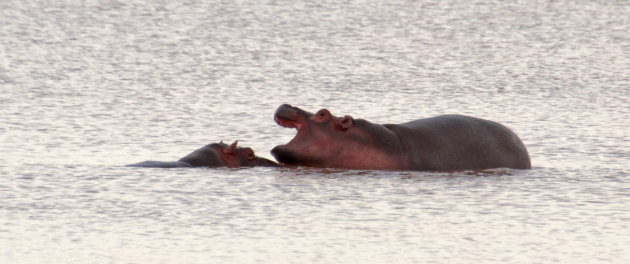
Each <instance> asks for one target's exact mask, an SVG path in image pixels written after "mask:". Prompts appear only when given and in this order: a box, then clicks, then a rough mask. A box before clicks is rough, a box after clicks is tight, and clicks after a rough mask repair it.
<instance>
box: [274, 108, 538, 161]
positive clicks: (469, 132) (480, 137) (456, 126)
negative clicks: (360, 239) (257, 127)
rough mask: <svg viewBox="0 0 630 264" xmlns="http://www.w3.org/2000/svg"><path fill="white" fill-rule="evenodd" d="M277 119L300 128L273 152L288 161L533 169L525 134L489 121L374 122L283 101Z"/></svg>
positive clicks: (458, 117)
mask: <svg viewBox="0 0 630 264" xmlns="http://www.w3.org/2000/svg"><path fill="white" fill-rule="evenodd" d="M274 119H275V121H276V123H277V124H278V125H280V126H283V127H288V128H295V129H297V135H296V136H295V138H293V139H292V140H291V141H290V142H289V143H287V144H285V145H279V146H276V147H275V148H273V149H272V150H271V154H272V155H273V156H274V157H275V158H276V160H277V161H278V162H280V163H282V164H284V165H301V166H309V167H320V168H340V169H369V170H418V171H462V170H483V169H491V168H512V169H530V168H531V161H530V159H529V154H528V152H527V149H526V148H525V145H524V144H523V142H522V141H521V139H520V138H519V137H518V136H517V135H516V134H515V133H514V132H512V131H511V130H510V129H508V128H507V127H505V126H503V125H501V124H499V123H496V122H493V121H489V120H484V119H480V118H475V117H470V116H463V115H441V116H436V117H431V118H425V119H418V120H415V121H411V122H407V123H402V124H384V125H380V124H374V123H371V122H369V121H367V120H364V119H354V118H352V117H351V116H349V115H346V116H344V117H336V116H334V115H332V114H331V113H330V111H328V110H327V109H321V110H319V111H318V112H317V113H315V114H313V113H310V112H307V111H304V110H302V109H300V108H298V107H294V106H291V105H288V104H283V105H281V106H280V107H278V109H277V110H276V113H275V115H274Z"/></svg>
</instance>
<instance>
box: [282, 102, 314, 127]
mask: <svg viewBox="0 0 630 264" xmlns="http://www.w3.org/2000/svg"><path fill="white" fill-rule="evenodd" d="M311 115H312V114H311V113H309V112H306V111H304V110H302V109H300V108H297V107H293V106H291V105H288V104H283V105H281V106H280V107H278V109H277V110H276V113H275V115H274V117H273V119H274V120H275V121H276V123H277V124H278V125H280V126H283V127H288V128H296V129H297V130H301V129H302V128H303V127H304V125H306V119H307V118H308V117H309V116H311Z"/></svg>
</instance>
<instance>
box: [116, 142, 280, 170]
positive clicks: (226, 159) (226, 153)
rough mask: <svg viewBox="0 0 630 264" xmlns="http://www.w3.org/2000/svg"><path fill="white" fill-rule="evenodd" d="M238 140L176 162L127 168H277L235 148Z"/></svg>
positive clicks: (239, 148)
mask: <svg viewBox="0 0 630 264" xmlns="http://www.w3.org/2000/svg"><path fill="white" fill-rule="evenodd" d="M237 144H238V140H237V141H234V143H232V145H230V146H228V145H227V144H225V143H223V141H221V142H219V143H212V144H208V145H206V146H204V147H202V148H200V149H198V150H195V151H193V152H192V153H190V154H188V155H186V156H185V157H183V158H181V159H179V160H178V161H152V160H149V161H143V162H140V163H135V164H129V165H127V166H129V167H153V168H177V167H228V168H237V167H254V166H265V167H277V166H278V164H277V163H275V162H273V161H271V160H268V159H265V158H261V157H257V156H256V155H255V154H254V151H253V150H252V149H251V148H243V147H237V146H236V145H237Z"/></svg>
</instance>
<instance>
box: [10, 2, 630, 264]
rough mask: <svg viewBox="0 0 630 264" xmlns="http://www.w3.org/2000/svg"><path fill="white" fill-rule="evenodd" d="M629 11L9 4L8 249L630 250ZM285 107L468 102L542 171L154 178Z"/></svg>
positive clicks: (367, 257) (512, 5)
mask: <svg viewBox="0 0 630 264" xmlns="http://www.w3.org/2000/svg"><path fill="white" fill-rule="evenodd" d="M629 14H630V5H629V4H628V3H627V2H625V1H589V2H586V1H580V2H574V1H503V2H490V3H487V2H482V1H472V2H471V1H462V2H457V1H387V2H381V1H346V2H341V3H340V2H338V1H315V2H299V1H217V2H202V1H181V2H174V1H152V2H149V3H146V2H145V1H105V0H103V1H70V0H68V1H54V2H49V1H17V0H16V1H13V0H9V1H6V0H5V1H2V2H0V105H1V106H2V107H0V117H1V120H2V121H0V124H1V125H0V153H2V154H1V155H0V179H1V180H0V201H2V202H1V203H0V263H331V262H333V263H335V262H338V263H506V262H508V263H628V262H630V247H628V245H630V231H629V230H630V228H629V224H628V223H629V222H630V210H629V209H628V208H629V205H630V170H629V169H628V168H627V165H628V157H630V134H629V133H628V129H629V128H630V121H629V120H628V117H629V116H630V109H629V108H628V105H630V95H629V94H630V85H629V84H630V53H629V52H630V35H628V32H630V15H629ZM282 103H290V104H293V105H296V106H299V107H301V108H304V109H307V110H310V111H316V110H318V109H320V108H328V109H330V110H331V112H332V113H333V114H335V115H338V116H343V115H346V114H350V115H353V116H354V117H355V118H365V119H368V120H370V121H373V122H377V123H397V122H405V121H410V120H414V119H418V118H423V117H431V116H434V115H438V114H447V113H458V114H467V115H472V116H477V117H481V118H486V119H490V120H495V121H498V122H501V123H503V124H505V125H507V126H509V127H510V128H512V129H513V130H514V131H516V133H517V134H518V135H519V136H520V137H521V138H522V139H523V141H524V142H525V144H526V145H527V147H528V149H529V151H530V154H531V158H532V164H533V166H534V168H533V169H532V170H528V171H517V170H515V171H511V170H508V171H496V172H491V173H485V174H477V173H472V172H462V173H432V172H387V171H352V170H350V171H343V170H329V169H309V168H298V169H288V168H253V169H205V168H192V169H190V168H189V169H183V168H182V169H150V168H129V167H124V166H123V165H124V164H128V163H134V162H139V161H143V160H147V159H152V160H176V159H178V158H180V157H182V156H184V155H186V154H187V153H189V152H191V151H193V150H194V149H197V148H199V147H201V146H203V145H205V144H207V143H210V142H217V141H219V140H225V141H233V140H236V139H238V140H239V142H240V144H241V145H243V146H250V147H252V148H254V150H256V151H257V154H258V155H260V156H263V157H267V158H272V157H271V155H270V154H269V150H271V149H272V148H273V147H274V146H275V145H278V144H282V143H286V142H287V141H288V140H290V139H291V138H292V137H293V135H294V134H295V132H294V131H292V130H291V129H286V128H282V127H279V126H277V125H276V124H275V123H274V121H273V113H274V111H275V108H276V107H278V106H279V105H280V104H282Z"/></svg>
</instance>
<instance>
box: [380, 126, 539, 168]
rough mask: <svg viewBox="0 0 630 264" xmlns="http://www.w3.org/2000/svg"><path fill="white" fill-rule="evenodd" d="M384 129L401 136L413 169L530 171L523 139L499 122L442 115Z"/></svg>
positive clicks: (529, 162)
mask: <svg viewBox="0 0 630 264" xmlns="http://www.w3.org/2000/svg"><path fill="white" fill-rule="evenodd" d="M385 126H386V127H388V128H389V129H391V130H393V131H394V132H396V133H397V134H398V135H399V136H400V139H401V143H402V144H403V148H404V149H405V152H406V155H407V156H408V157H409V163H410V167H411V168H410V169H416V170H438V171H444V170H467V169H489V168H502V167H505V168H514V169H529V168H531V161H530V159H529V154H528V152H527V149H526V148H525V145H524V144H523V142H522V141H521V139H520V138H519V137H518V136H517V135H516V134H515V133H514V132H512V130H510V129H509V128H507V127H505V126H503V125H501V124H499V123H497V122H493V121H489V120H484V119H480V118H475V117H469V116H463V115H442V116H437V117H432V118H425V119H419V120H415V121H411V122H407V123H403V124H390V125H385Z"/></svg>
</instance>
